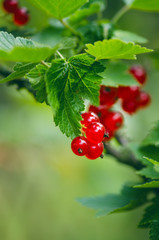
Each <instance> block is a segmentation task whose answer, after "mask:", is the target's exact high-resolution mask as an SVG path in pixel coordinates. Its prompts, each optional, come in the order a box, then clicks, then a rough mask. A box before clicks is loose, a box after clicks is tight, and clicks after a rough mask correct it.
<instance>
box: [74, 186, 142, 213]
mask: <svg viewBox="0 0 159 240" xmlns="http://www.w3.org/2000/svg"><path fill="white" fill-rule="evenodd" d="M136 190H137V191H136ZM138 190H139V189H133V188H132V187H129V186H124V188H123V189H122V191H121V194H120V195H118V194H109V195H105V196H101V197H90V198H79V199H77V200H78V202H80V203H81V204H82V205H84V206H86V207H88V208H92V209H95V210H97V214H96V215H97V216H98V217H99V216H104V215H106V214H110V213H115V212H124V211H127V210H131V209H134V208H136V207H138V206H140V205H142V204H143V203H144V202H145V201H146V195H145V193H146V191H145V190H143V189H142V190H141V189H140V190H139V191H138Z"/></svg>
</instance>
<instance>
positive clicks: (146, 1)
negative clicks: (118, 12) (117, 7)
mask: <svg viewBox="0 0 159 240" xmlns="http://www.w3.org/2000/svg"><path fill="white" fill-rule="evenodd" d="M124 2H125V3H126V4H127V5H129V7H130V8H134V9H138V10H143V11H154V12H158V11H159V1H158V0H151V1H150V0H124Z"/></svg>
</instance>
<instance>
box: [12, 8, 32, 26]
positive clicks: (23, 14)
mask: <svg viewBox="0 0 159 240" xmlns="http://www.w3.org/2000/svg"><path fill="white" fill-rule="evenodd" d="M13 20H14V23H15V24H16V25H18V26H23V25H25V24H27V23H28V21H29V14H28V10H27V9H26V8H20V9H18V10H17V11H16V12H15V13H14V19H13Z"/></svg>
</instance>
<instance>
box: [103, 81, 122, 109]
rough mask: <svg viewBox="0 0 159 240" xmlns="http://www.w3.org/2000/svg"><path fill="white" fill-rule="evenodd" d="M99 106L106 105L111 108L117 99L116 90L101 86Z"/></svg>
mask: <svg viewBox="0 0 159 240" xmlns="http://www.w3.org/2000/svg"><path fill="white" fill-rule="evenodd" d="M99 97H100V104H101V105H107V106H108V107H111V106H112V105H113V104H114V103H115V102H116V101H117V99H118V97H117V88H114V87H106V86H104V85H102V86H101V87H100V96H99Z"/></svg>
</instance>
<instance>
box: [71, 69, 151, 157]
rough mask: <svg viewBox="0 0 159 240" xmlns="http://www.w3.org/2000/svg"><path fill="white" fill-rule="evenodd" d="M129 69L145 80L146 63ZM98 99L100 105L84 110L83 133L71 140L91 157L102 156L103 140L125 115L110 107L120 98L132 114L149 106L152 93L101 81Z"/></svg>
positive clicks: (81, 153) (76, 149)
mask: <svg viewBox="0 0 159 240" xmlns="http://www.w3.org/2000/svg"><path fill="white" fill-rule="evenodd" d="M129 72H130V73H131V74H132V75H133V76H134V78H135V79H136V80H137V81H138V82H139V83H140V84H141V85H143V84H144V83H145V82H146V78H147V74H146V72H145V70H144V68H143V67H140V66H133V67H131V68H130V70H129ZM99 99H100V105H99V106H93V105H90V106H89V112H86V113H83V114H82V121H81V125H82V134H83V136H79V137H76V138H74V139H73V141H72V144H71V148H72V151H73V152H74V153H75V154H76V155H78V156H84V155H85V156H86V157H87V158H89V159H96V158H98V157H100V156H101V154H102V152H103V149H104V147H103V143H102V141H103V142H107V141H109V140H110V139H111V138H112V137H113V136H114V135H115V133H116V131H117V130H119V128H121V127H122V125H123V122H124V119H123V115H122V114H121V113H120V112H116V111H112V110H111V108H112V106H113V105H114V104H115V103H116V102H117V100H118V99H121V100H122V108H123V110H124V111H126V112H127V113H129V114H133V113H135V112H136V111H137V109H139V108H141V107H146V106H147V105H148V104H149V103H150V101H151V99H150V96H149V94H148V93H146V92H144V91H141V90H140V87H138V86H131V87H123V86H120V87H118V88H115V87H106V86H104V85H102V86H101V87H100V96H99ZM85 136H86V137H85Z"/></svg>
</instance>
